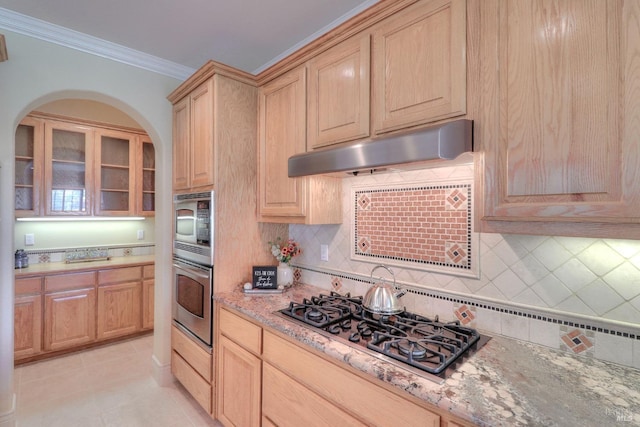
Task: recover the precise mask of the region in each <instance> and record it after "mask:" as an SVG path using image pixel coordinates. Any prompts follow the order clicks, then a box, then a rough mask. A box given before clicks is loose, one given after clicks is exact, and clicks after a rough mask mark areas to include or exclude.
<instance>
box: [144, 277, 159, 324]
mask: <svg viewBox="0 0 640 427" xmlns="http://www.w3.org/2000/svg"><path fill="white" fill-rule="evenodd" d="M155 288H156V286H155V280H153V279H146V280H143V281H142V329H153V322H154V318H155V316H154V313H155V308H154V301H155Z"/></svg>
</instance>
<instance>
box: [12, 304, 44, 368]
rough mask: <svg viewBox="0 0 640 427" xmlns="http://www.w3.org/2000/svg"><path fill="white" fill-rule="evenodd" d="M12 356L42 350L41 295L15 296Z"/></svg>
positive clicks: (18, 356)
mask: <svg viewBox="0 0 640 427" xmlns="http://www.w3.org/2000/svg"><path fill="white" fill-rule="evenodd" d="M13 336H14V357H15V359H22V358H25V357H29V356H34V355H36V354H39V353H40V352H41V351H42V296H41V295H21V296H16V299H15V305H14V335H13Z"/></svg>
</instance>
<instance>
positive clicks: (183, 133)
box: [172, 97, 191, 191]
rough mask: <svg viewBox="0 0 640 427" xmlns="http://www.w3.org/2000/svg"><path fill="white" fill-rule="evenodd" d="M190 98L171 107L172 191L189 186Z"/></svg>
mask: <svg viewBox="0 0 640 427" xmlns="http://www.w3.org/2000/svg"><path fill="white" fill-rule="evenodd" d="M190 102H191V100H190V98H189V97H186V98H183V99H182V100H180V101H178V102H177V103H176V104H174V105H173V175H172V176H173V191H180V190H184V189H188V188H189V186H190V185H191V179H190V178H189V176H190V175H191V165H190V161H189V157H190V153H191V147H190V140H191V137H190V129H191V120H190V117H191V114H190V109H191V106H190Z"/></svg>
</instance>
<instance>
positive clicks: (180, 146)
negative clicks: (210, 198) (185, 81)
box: [173, 78, 215, 192]
mask: <svg viewBox="0 0 640 427" xmlns="http://www.w3.org/2000/svg"><path fill="white" fill-rule="evenodd" d="M213 99H214V90H213V78H209V79H207V80H206V81H204V82H203V83H201V84H200V85H199V86H198V87H197V88H195V89H193V90H192V91H191V92H190V93H188V94H187V95H186V96H185V97H184V98H182V99H180V100H179V101H177V102H176V103H175V104H174V106H173V190H174V191H177V192H182V191H185V190H210V189H212V188H213V186H214V176H215V175H214V163H215V159H214V154H215V150H214V141H213V135H214V133H213V131H214V129H213Z"/></svg>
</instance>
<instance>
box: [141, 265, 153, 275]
mask: <svg viewBox="0 0 640 427" xmlns="http://www.w3.org/2000/svg"><path fill="white" fill-rule="evenodd" d="M142 277H144V278H145V279H152V278H154V277H155V265H154V264H151V265H143V266H142Z"/></svg>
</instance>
